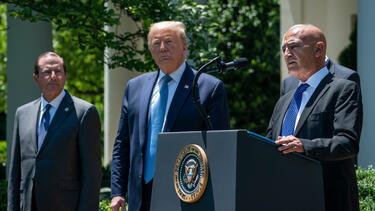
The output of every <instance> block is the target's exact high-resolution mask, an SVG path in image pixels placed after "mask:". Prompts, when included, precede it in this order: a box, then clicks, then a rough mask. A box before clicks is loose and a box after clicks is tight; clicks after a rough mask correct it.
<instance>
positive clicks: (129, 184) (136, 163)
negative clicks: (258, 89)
mask: <svg viewBox="0 0 375 211" xmlns="http://www.w3.org/2000/svg"><path fill="white" fill-rule="evenodd" d="M159 71H160V70H159ZM159 71H156V72H151V73H146V74H143V75H140V76H138V77H136V78H134V79H132V80H130V81H129V82H128V84H127V86H126V89H125V93H124V98H123V104H122V107H121V117H120V123H119V128H118V132H117V136H116V140H115V143H114V147H113V159H112V172H111V196H112V197H114V196H123V197H124V196H125V195H126V193H128V206H129V207H128V208H129V210H132V211H133V210H134V211H136V210H139V209H140V207H141V202H142V181H143V162H144V159H145V153H144V150H145V147H146V144H147V125H148V115H149V114H148V111H149V104H150V101H151V96H152V90H153V88H154V86H155V83H156V81H157V78H158V75H159ZM195 74H196V71H194V70H192V69H191V68H190V67H189V66H188V65H186V69H185V71H184V73H183V75H182V77H181V80H180V82H179V84H178V86H177V89H176V92H175V94H174V97H173V99H172V102H171V105H170V107H169V111H168V114H167V118H166V120H165V121H166V122H165V125H164V131H165V132H175V131H199V130H206V126H205V123H204V120H203V119H202V117H201V116H200V114H199V112H198V110H197V109H196V107H195V105H194V104H193V97H192V92H191V91H192V83H193V79H194V75H195ZM198 89H199V97H200V101H201V104H202V105H203V108H204V109H205V110H206V112H207V114H208V115H210V119H211V122H212V126H213V128H214V129H216V130H218V129H222V130H224V129H229V110H228V104H227V98H226V93H225V88H224V84H223V82H222V81H220V80H218V79H217V78H215V77H213V76H210V75H207V74H202V75H201V77H200V78H199V80H198ZM176 141H178V140H176Z"/></svg>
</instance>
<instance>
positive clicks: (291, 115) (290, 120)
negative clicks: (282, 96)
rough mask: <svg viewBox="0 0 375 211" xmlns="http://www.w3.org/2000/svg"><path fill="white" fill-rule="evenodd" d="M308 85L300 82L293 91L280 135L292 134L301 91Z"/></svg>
mask: <svg viewBox="0 0 375 211" xmlns="http://www.w3.org/2000/svg"><path fill="white" fill-rule="evenodd" d="M307 87H309V85H308V84H301V85H300V86H299V87H298V88H297V91H296V92H295V93H294V96H293V100H292V102H291V103H290V105H289V108H288V112H287V113H286V116H285V120H284V123H283V126H282V129H281V135H282V136H289V135H293V134H294V126H295V124H296V120H297V114H298V110H299V108H300V106H301V101H302V93H303V92H304V91H305V90H306V89H307Z"/></svg>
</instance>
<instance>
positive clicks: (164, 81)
mask: <svg viewBox="0 0 375 211" xmlns="http://www.w3.org/2000/svg"><path fill="white" fill-rule="evenodd" d="M171 80H172V77H171V76H169V75H165V76H164V77H163V85H164V84H168V83H169V82H170V81H171Z"/></svg>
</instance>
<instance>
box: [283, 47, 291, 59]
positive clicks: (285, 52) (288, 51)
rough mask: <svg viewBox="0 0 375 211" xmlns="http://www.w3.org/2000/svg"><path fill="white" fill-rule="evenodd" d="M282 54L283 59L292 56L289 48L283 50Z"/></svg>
mask: <svg viewBox="0 0 375 211" xmlns="http://www.w3.org/2000/svg"><path fill="white" fill-rule="evenodd" d="M283 54H284V58H285V59H286V58H288V57H290V56H292V53H291V52H290V50H289V48H285V49H284V52H283Z"/></svg>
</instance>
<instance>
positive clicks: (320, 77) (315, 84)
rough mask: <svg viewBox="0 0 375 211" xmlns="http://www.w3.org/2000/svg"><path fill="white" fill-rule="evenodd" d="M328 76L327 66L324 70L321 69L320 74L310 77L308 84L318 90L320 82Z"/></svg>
mask: <svg viewBox="0 0 375 211" xmlns="http://www.w3.org/2000/svg"><path fill="white" fill-rule="evenodd" d="M327 74H328V69H327V66H324V67H323V68H322V69H320V70H319V71H318V72H316V73H314V74H313V75H312V76H310V78H309V79H307V81H306V83H307V84H308V85H309V86H311V87H313V88H314V89H316V87H318V85H319V83H320V81H322V80H323V78H324V77H326V75H327ZM301 84H302V82H301V81H300V82H299V84H298V86H299V85H301Z"/></svg>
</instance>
